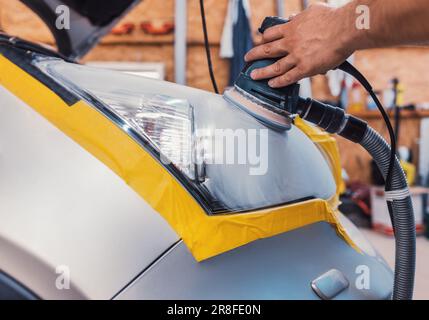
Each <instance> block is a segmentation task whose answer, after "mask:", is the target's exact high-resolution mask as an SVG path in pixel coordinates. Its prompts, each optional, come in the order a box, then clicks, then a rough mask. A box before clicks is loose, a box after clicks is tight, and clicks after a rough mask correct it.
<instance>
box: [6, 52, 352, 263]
mask: <svg viewBox="0 0 429 320" xmlns="http://www.w3.org/2000/svg"><path fill="white" fill-rule="evenodd" d="M0 84H1V85H3V86H4V87H6V88H7V89H8V90H9V91H11V92H12V93H14V94H15V95H16V96H17V97H19V98H20V99H21V100H23V101H24V102H25V103H27V104H28V105H29V106H31V107H32V108H33V109H35V110H36V111H37V112H38V113H40V114H41V115H42V116H43V117H45V118H46V119H47V120H49V121H50V122H51V123H53V124H54V125H55V126H56V127H57V128H59V129H60V130H61V131H63V132H64V133H65V134H67V135H68V136H69V137H71V138H72V139H73V140H74V141H76V142H77V143H78V144H80V145H81V146H82V147H83V148H85V149H86V150H87V151H88V152H90V153H91V154H93V155H94V156H95V157H97V158H98V159H99V160H100V161H101V162H103V163H104V164H105V165H107V166H108V167H109V168H110V169H111V170H113V171H114V172H115V173H116V174H118V175H119V176H120V177H121V178H122V179H123V180H124V181H125V182H126V183H127V184H128V185H129V186H130V187H131V188H132V189H134V190H135V191H136V192H137V193H138V194H139V195H140V196H141V197H142V198H143V199H144V200H145V201H147V202H148V203H149V204H150V205H151V206H152V207H153V208H154V209H155V210H156V211H158V212H159V213H160V214H161V215H162V216H163V217H164V218H165V219H166V220H167V221H168V223H169V224H170V225H171V226H172V227H173V228H174V229H175V231H176V232H177V233H178V234H179V236H180V237H181V238H182V239H183V241H184V242H185V243H186V245H187V246H188V248H189V249H190V251H191V252H192V254H193V255H194V257H195V258H196V259H197V260H198V261H201V260H204V259H207V258H210V257H212V256H215V255H217V254H220V253H223V252H226V251H228V250H231V249H234V248H236V247H239V246H242V245H244V244H247V243H249V242H251V241H254V240H257V239H261V238H267V237H271V236H274V235H277V234H281V233H283V232H286V231H290V230H293V229H297V228H300V227H303V226H305V225H309V224H312V223H316V222H320V221H327V222H329V223H331V224H332V225H333V226H335V227H336V230H337V232H338V233H339V234H340V235H341V236H342V237H343V238H344V239H345V240H346V241H347V242H348V243H349V244H350V245H351V246H353V247H354V248H355V249H357V250H359V249H358V248H357V247H356V246H355V245H354V244H353V242H352V241H351V239H350V238H349V237H348V235H347V234H346V232H345V230H344V229H343V228H342V226H341V224H340V223H339V221H338V218H337V212H336V207H337V204H338V201H337V198H335V199H332V201H330V202H329V203H328V202H327V201H324V200H320V199H316V200H310V201H306V202H302V203H297V204H293V205H288V206H282V207H277V208H271V209H266V210H259V211H255V212H247V213H242V214H230V215H217V216H208V215H207V214H206V213H205V212H204V210H203V209H202V207H201V206H200V205H199V204H198V203H197V202H196V200H195V199H194V198H193V197H192V196H191V195H190V194H189V193H188V192H187V190H185V188H184V187H183V186H182V185H181V184H180V183H179V182H178V181H177V180H176V179H175V178H174V177H173V176H172V175H171V174H170V173H169V172H168V171H167V170H166V169H164V168H163V167H162V166H161V165H160V164H159V162H158V161H157V160H156V159H154V158H153V157H152V156H151V155H150V154H149V153H148V152H146V151H145V150H144V149H143V148H142V147H141V146H140V145H138V144H137V143H136V142H135V141H134V140H133V139H132V138H130V137H129V136H128V135H127V134H126V133H125V132H124V131H122V130H121V129H120V128H119V127H117V126H116V125H115V124H114V123H113V122H111V121H110V120H109V119H107V118H106V117H105V116H104V115H102V114H101V113H100V112H98V111H97V110H96V109H94V108H93V107H92V106H90V105H89V104H88V103H86V102H85V101H82V100H81V101H79V102H77V103H76V104H74V105H73V106H71V107H70V106H68V105H67V104H65V103H64V101H63V100H61V99H60V98H59V97H58V96H57V95H56V94H55V93H54V92H53V91H52V90H50V89H49V88H48V87H46V86H45V85H44V84H43V83H41V82H40V81H38V80H37V79H35V78H33V77H32V76H31V75H29V74H28V73H26V72H25V71H24V70H22V69H21V68H19V67H18V66H17V65H15V64H13V63H12V62H11V61H9V60H8V59H6V58H5V57H4V56H0ZM316 142H317V141H316Z"/></svg>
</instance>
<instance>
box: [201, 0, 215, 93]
mask: <svg viewBox="0 0 429 320" xmlns="http://www.w3.org/2000/svg"><path fill="white" fill-rule="evenodd" d="M200 11H201V22H202V24H203V33H204V47H205V49H206V56H207V64H208V67H209V74H210V80H211V82H212V85H213V90H214V92H216V93H217V94H219V89H218V87H217V83H216V78H215V75H214V72H213V64H212V58H211V53H210V44H209V37H208V34H207V23H206V14H205V10H204V0H200Z"/></svg>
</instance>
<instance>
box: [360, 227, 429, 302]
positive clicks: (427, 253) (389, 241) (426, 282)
mask: <svg viewBox="0 0 429 320" xmlns="http://www.w3.org/2000/svg"><path fill="white" fill-rule="evenodd" d="M361 231H362V232H363V233H364V234H365V236H366V237H367V238H368V240H369V241H371V243H372V244H373V245H374V247H375V248H376V249H377V250H378V252H380V254H382V255H383V256H384V258H385V259H386V261H387V262H388V263H389V264H390V265H391V266H392V268H393V266H394V263H395V243H394V240H393V238H392V237H389V236H385V235H383V234H380V233H378V232H375V231H373V230H368V229H361ZM427 266H429V240H428V239H426V238H425V237H424V236H419V237H417V268H416V285H415V291H414V299H416V300H417V299H418V300H428V299H429V268H428V267H427Z"/></svg>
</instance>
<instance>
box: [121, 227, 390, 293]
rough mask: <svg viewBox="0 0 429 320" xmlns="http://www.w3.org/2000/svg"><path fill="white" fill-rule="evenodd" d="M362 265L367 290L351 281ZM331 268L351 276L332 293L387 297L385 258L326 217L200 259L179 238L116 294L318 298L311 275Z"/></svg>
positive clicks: (356, 276)
mask: <svg viewBox="0 0 429 320" xmlns="http://www.w3.org/2000/svg"><path fill="white" fill-rule="evenodd" d="M363 241H364V240H363ZM361 265H364V266H367V267H368V268H369V271H370V278H369V279H370V289H368V290H366V289H363V290H359V289H358V288H357V287H356V280H357V279H358V276H359V275H360V273H359V268H357V267H358V266H361ZM333 268H335V269H338V270H340V271H341V272H342V273H343V274H344V275H345V276H346V277H347V279H348V281H349V282H350V286H349V287H348V288H347V289H346V290H344V291H343V292H341V293H340V294H339V295H338V296H337V297H336V298H335V299H389V298H390V294H391V289H392V283H393V275H392V272H391V271H390V269H389V267H388V266H387V265H386V263H385V262H384V260H383V259H382V258H380V257H379V256H378V255H375V256H372V255H370V254H367V253H363V254H361V253H358V252H357V251H355V250H354V249H352V248H351V247H350V246H349V245H348V244H346V243H345V242H344V241H343V240H342V239H340V238H339V237H338V235H337V233H336V232H335V230H334V229H333V228H332V226H330V225H329V224H328V223H326V222H320V223H317V224H313V225H310V226H307V227H304V228H300V229H297V230H294V231H291V232H288V233H284V234H282V235H279V236H275V237H272V238H268V239H263V240H258V241H256V242H252V243H250V244H247V245H245V246H243V247H240V248H237V249H234V250H232V251H230V252H227V253H224V254H222V255H219V256H216V257H214V258H211V259H209V260H206V261H203V262H201V263H197V262H195V260H194V259H193V257H192V256H191V254H190V253H189V251H188V249H187V248H186V247H185V245H184V244H183V243H182V242H180V243H179V244H178V245H176V246H175V247H174V248H172V249H171V250H170V251H169V252H168V253H167V254H166V255H165V256H164V257H163V258H162V259H160V260H158V261H157V262H156V263H155V264H154V265H153V266H152V267H151V268H150V269H148V270H147V271H145V272H144V273H143V274H142V275H141V276H140V277H139V278H138V279H136V281H135V282H134V283H132V284H131V285H130V287H128V288H127V289H126V290H124V291H123V292H121V293H120V294H119V295H118V297H116V298H118V299H319V297H318V296H317V295H316V294H315V293H314V292H313V291H312V289H311V281H312V280H314V279H316V278H317V277H318V276H320V275H322V274H324V273H325V272H327V271H328V270H330V269H333ZM356 271H358V273H357V272H356Z"/></svg>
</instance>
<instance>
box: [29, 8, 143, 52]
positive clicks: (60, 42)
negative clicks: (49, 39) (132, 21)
mask: <svg viewBox="0 0 429 320" xmlns="http://www.w3.org/2000/svg"><path fill="white" fill-rule="evenodd" d="M21 1H22V2H23V3H24V4H25V5H27V6H28V7H29V8H30V9H31V10H32V11H34V12H35V13H36V14H37V15H38V16H39V17H40V18H41V19H42V20H43V21H44V22H45V24H46V25H47V26H48V28H49V29H50V30H51V32H52V34H53V36H54V38H55V41H56V44H57V47H58V51H59V52H60V53H61V54H62V55H64V56H65V57H67V58H69V59H73V60H75V59H78V58H80V57H82V56H83V55H85V54H86V53H87V52H88V51H89V50H90V49H91V48H92V47H94V46H95V45H96V44H97V43H98V41H99V40H100V38H101V37H102V36H104V35H105V34H107V33H108V32H109V31H110V30H111V29H112V28H113V26H114V25H115V24H116V23H117V22H118V20H119V19H121V18H122V17H123V16H124V15H125V14H126V13H127V12H128V11H129V10H131V8H133V7H134V6H135V5H136V4H137V3H139V2H140V0H121V1H105V0H21ZM61 5H63V6H65V7H60V6H61ZM68 13H69V17H70V20H69V21H70V23H69V25H68V24H67V23H63V22H64V20H63V19H64V18H66V19H67V14H68Z"/></svg>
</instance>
